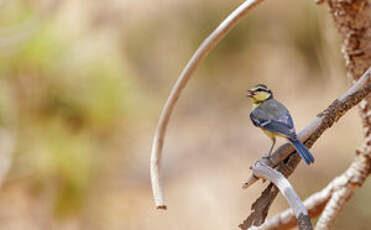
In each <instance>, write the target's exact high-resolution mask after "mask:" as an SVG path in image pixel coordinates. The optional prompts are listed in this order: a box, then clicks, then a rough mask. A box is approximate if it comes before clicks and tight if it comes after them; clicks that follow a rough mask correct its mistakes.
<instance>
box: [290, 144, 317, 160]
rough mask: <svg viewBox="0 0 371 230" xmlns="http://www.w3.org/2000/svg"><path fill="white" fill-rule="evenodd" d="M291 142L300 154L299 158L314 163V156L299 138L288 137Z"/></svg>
mask: <svg viewBox="0 0 371 230" xmlns="http://www.w3.org/2000/svg"><path fill="white" fill-rule="evenodd" d="M289 141H290V142H291V144H292V145H293V146H294V147H295V149H296V151H297V152H298V153H299V154H300V156H301V158H303V160H304V161H305V163H307V164H308V165H310V164H311V163H314V157H313V155H312V154H311V153H310V152H309V150H308V149H307V147H305V145H304V144H303V143H301V141H300V140H291V139H289Z"/></svg>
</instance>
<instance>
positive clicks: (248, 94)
mask: <svg viewBox="0 0 371 230" xmlns="http://www.w3.org/2000/svg"><path fill="white" fill-rule="evenodd" d="M254 95H255V93H254V91H252V90H251V89H249V90H247V94H246V97H253V96H254Z"/></svg>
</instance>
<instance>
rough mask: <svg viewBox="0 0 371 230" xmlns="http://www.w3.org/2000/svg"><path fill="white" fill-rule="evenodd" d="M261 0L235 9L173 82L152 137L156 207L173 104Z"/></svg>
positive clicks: (160, 205)
mask: <svg viewBox="0 0 371 230" xmlns="http://www.w3.org/2000/svg"><path fill="white" fill-rule="evenodd" d="M261 2H263V0H247V1H245V2H244V3H242V4H241V5H240V6H239V7H238V8H237V9H235V10H234V11H233V12H232V13H231V14H230V15H229V16H228V17H227V18H226V19H225V20H224V21H223V22H222V23H221V24H220V25H219V26H218V27H217V28H216V29H215V30H214V31H213V32H212V33H211V34H210V35H209V36H208V37H207V38H206V39H205V40H204V41H203V42H202V44H201V45H200V47H199V48H198V49H197V50H196V52H195V53H194V54H193V56H192V58H191V59H190V60H189V62H188V63H187V65H186V66H185V67H184V69H183V71H182V73H181V74H180V76H179V78H178V80H177V82H176V83H175V85H174V87H173V89H172V90H171V92H170V95H169V97H168V99H167V101H166V103H165V105H164V108H163V109H162V112H161V116H160V120H159V122H158V124H157V128H156V131H155V135H154V138H153V144H152V152H151V182H152V191H153V196H154V199H155V204H156V207H157V208H158V209H166V205H165V203H164V199H163V192H162V186H161V177H160V162H161V153H162V147H163V143H164V138H165V134H166V127H167V124H168V122H169V119H170V116H171V113H172V111H173V110H174V107H175V104H176V102H177V101H178V99H179V97H180V94H181V92H182V90H183V89H184V87H185V86H186V84H187V82H188V80H189V79H190V78H191V76H192V74H193V72H194V71H195V70H196V68H197V66H198V65H199V64H200V63H201V61H202V60H203V59H204V58H205V57H206V56H207V54H208V53H209V52H210V51H211V50H212V49H213V48H214V47H215V46H216V45H217V44H218V43H219V42H220V40H221V39H222V38H223V37H224V36H225V35H226V34H228V32H229V31H231V30H232V28H233V27H234V26H235V25H237V24H238V23H239V22H240V21H241V20H242V18H243V17H244V16H245V15H246V14H247V13H248V12H249V11H250V10H252V9H253V8H255V6H257V5H258V4H259V3H261Z"/></svg>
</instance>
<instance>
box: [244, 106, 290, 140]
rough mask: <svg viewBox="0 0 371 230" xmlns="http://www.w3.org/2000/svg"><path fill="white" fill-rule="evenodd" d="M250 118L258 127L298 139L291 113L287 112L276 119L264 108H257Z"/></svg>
mask: <svg viewBox="0 0 371 230" xmlns="http://www.w3.org/2000/svg"><path fill="white" fill-rule="evenodd" d="M250 119H251V121H252V122H253V124H254V125H255V126H257V127H260V128H263V129H265V130H268V131H270V132H272V133H278V134H281V135H284V136H286V137H288V138H291V139H296V133H295V129H294V125H293V122H292V118H291V116H290V114H288V113H287V114H285V115H284V116H280V117H279V118H277V119H275V118H273V117H271V116H270V115H269V114H266V113H265V112H264V111H263V110H262V109H260V108H256V109H254V111H252V112H251V113H250Z"/></svg>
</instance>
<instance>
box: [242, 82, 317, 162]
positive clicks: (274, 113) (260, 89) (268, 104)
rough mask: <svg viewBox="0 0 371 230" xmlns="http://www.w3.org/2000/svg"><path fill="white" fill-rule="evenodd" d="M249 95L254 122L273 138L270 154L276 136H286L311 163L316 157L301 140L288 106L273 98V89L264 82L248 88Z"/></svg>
mask: <svg viewBox="0 0 371 230" xmlns="http://www.w3.org/2000/svg"><path fill="white" fill-rule="evenodd" d="M247 97H249V98H251V99H252V100H253V109H252V111H251V113H250V119H251V121H252V123H253V124H254V125H255V126H256V127H258V128H260V129H261V130H262V131H263V132H264V133H265V134H266V135H267V136H268V137H269V138H270V139H271V140H272V146H271V148H270V150H269V153H268V156H271V154H272V150H273V147H274V145H275V144H276V137H277V136H278V137H283V138H286V139H287V140H288V141H289V142H290V143H291V144H292V145H293V146H294V148H295V149H296V151H297V152H298V153H299V155H300V156H301V158H302V159H303V160H304V161H305V163H307V164H308V165H310V164H311V163H314V157H313V155H312V154H311V153H310V152H309V150H308V149H307V147H305V145H304V144H303V143H302V142H301V141H300V140H299V138H298V136H297V134H296V131H295V127H294V122H293V120H292V117H291V115H290V113H289V111H288V110H287V108H286V107H285V106H284V105H283V104H281V103H280V102H278V101H277V100H275V99H274V98H273V93H272V91H271V90H270V89H269V88H268V87H267V86H266V85H264V84H257V85H255V86H254V87H253V88H251V89H249V90H247Z"/></svg>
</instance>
